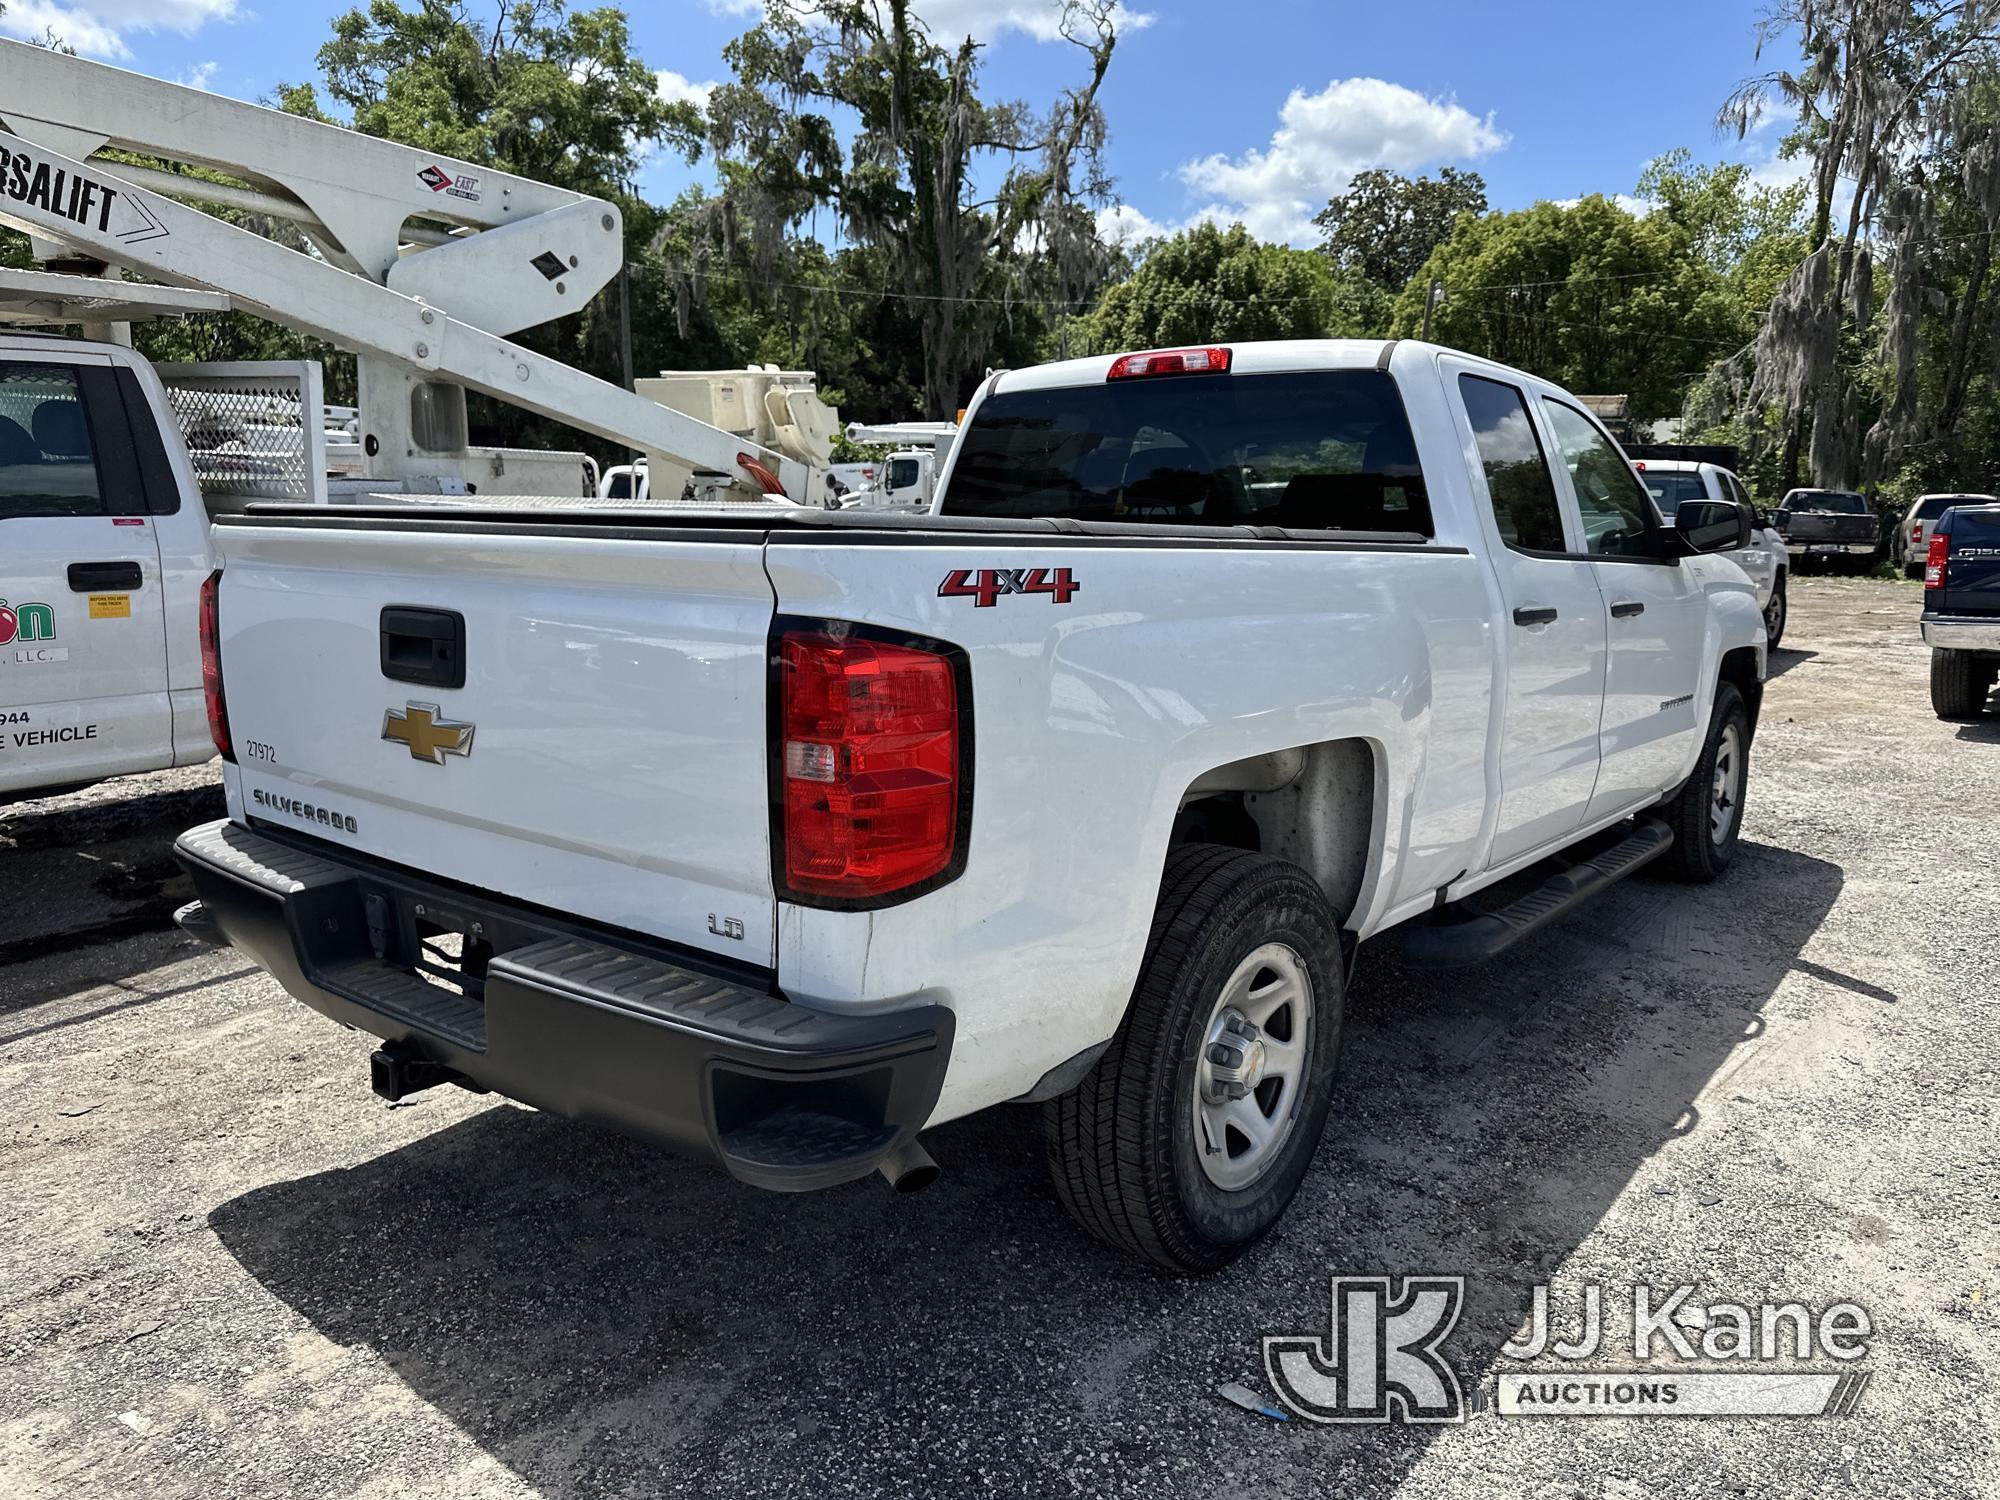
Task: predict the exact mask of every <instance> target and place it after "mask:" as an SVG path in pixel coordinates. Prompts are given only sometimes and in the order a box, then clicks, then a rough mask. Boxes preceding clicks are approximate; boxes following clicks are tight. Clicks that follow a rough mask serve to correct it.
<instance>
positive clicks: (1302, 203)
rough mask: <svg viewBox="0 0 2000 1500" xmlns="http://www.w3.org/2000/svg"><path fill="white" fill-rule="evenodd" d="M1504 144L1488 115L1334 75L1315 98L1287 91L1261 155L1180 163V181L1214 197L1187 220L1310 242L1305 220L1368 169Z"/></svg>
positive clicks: (1457, 156)
mask: <svg viewBox="0 0 2000 1500" xmlns="http://www.w3.org/2000/svg"><path fill="white" fill-rule="evenodd" d="M1506 144H1507V136H1506V134H1505V133H1504V132H1503V131H1501V130H1500V129H1499V128H1498V127H1497V126H1495V125H1494V123H1493V117H1492V116H1491V115H1488V116H1486V118H1484V119H1481V118H1480V117H1479V116H1477V115H1475V114H1473V113H1472V112H1471V111H1469V110H1467V109H1465V108H1463V107H1461V106H1460V105H1459V104H1458V103H1457V102H1456V101H1454V100H1450V99H1431V98H1427V97H1425V96H1424V95H1422V94H1419V93H1417V92H1416V91H1415V90H1414V89H1407V88H1404V87H1403V86H1402V85H1401V84H1397V83H1387V82H1385V81H1383V80H1382V79H1380V78H1343V79H1338V80H1336V81H1334V82H1332V83H1329V84H1328V85H1327V86H1326V87H1325V88H1324V89H1322V90H1321V91H1320V92H1319V93H1317V94H1307V93H1305V92H1303V91H1302V90H1299V89H1294V90H1292V93H1291V96H1290V97H1289V98H1288V99H1286V100H1285V104H1284V108H1283V109H1281V110H1280V111H1279V113H1278V129H1277V130H1276V132H1274V133H1273V135H1272V136H1271V143H1270V145H1269V146H1268V147H1266V148H1265V149H1264V150H1261V151H1247V152H1245V153H1244V154H1243V155H1241V156H1238V157H1235V158H1230V157H1227V156H1223V155H1221V154H1219V153H1218V154H1217V155H1214V156H1205V157H1202V158H1200V159H1199V160H1196V161H1191V162H1188V163H1187V164H1185V165H1184V166H1183V167H1182V168H1181V169H1180V177H1181V181H1183V182H1185V183H1186V184H1187V185H1188V186H1189V187H1191V188H1194V189H1195V190H1197V191H1198V192H1202V193H1206V194H1209V195H1211V196H1212V197H1213V199H1214V200H1215V201H1214V202H1212V203H1211V204H1210V205H1209V206H1208V207H1206V208H1204V209H1203V210H1202V211H1201V212H1200V213H1199V214H1197V215H1196V216H1195V217H1196V218H1216V219H1222V220H1236V219H1241V220H1242V221H1243V223H1244V224H1246V225H1247V226H1248V227H1249V229H1250V231H1251V233H1253V234H1255V235H1256V236H1258V238H1260V239H1266V240H1287V241H1290V242H1292V243H1294V244H1310V243H1312V242H1313V241H1314V240H1316V239H1317V238H1318V236H1317V233H1316V232H1315V231H1314V229H1313V227H1312V216H1313V215H1314V214H1315V213H1317V212H1318V211H1319V210H1320V209H1321V208H1322V207H1324V206H1325V204H1326V200H1327V199H1328V198H1331V197H1333V196H1335V195H1336V194H1338V193H1341V192H1343V191H1345V190H1346V188H1347V185H1348V183H1349V182H1351V181H1353V179H1354V174H1355V173H1357V172H1360V171H1363V170H1365V169H1367V168H1369V167H1388V168H1390V169H1392V170H1394V171H1398V172H1411V171H1415V170H1417V169H1418V168H1420V167H1427V166H1431V165H1433V164H1435V163H1438V162H1445V161H1462V160H1465V159H1468V158H1471V157H1479V156H1485V155H1487V154H1488V153H1490V152H1493V151H1497V150H1499V149H1500V148H1501V147H1502V146H1504V145H1506Z"/></svg>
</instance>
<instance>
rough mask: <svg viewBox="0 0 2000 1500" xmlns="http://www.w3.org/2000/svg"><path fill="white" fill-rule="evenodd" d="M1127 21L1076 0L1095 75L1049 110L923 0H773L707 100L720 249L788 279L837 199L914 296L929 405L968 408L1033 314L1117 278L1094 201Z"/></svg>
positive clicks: (863, 242)
mask: <svg viewBox="0 0 2000 1500" xmlns="http://www.w3.org/2000/svg"><path fill="white" fill-rule="evenodd" d="M1116 10H1117V6H1116V3H1115V0H1064V3H1063V5H1062V8H1061V11H1060V14H1059V21H1058V24H1059V26H1060V28H1061V34H1062V35H1063V37H1064V38H1066V39H1067V40H1068V41H1070V42H1071V43H1072V44H1073V45H1074V47H1075V48H1076V50H1077V52H1078V54H1079V55H1080V58H1081V60H1082V62H1083V64H1084V69H1085V76H1084V78H1083V80H1082V81H1080V82H1078V83H1076V84H1074V85H1072V86H1070V87H1067V88H1064V89H1061V90H1059V91H1058V93H1057V95H1056V97H1055V99H1054V101H1053V102H1052V103H1051V104H1050V105H1049V106H1048V107H1047V108H1046V109H1042V110H1037V109H1034V108H1032V107H1030V106H1029V105H1027V104H1023V103H1014V102H993V101H990V100H987V99H984V98H982V97H981V96H980V92H979V51H980V49H979V48H978V46H977V45H976V44H975V43H974V42H973V41H972V40H971V39H970V38H967V39H965V40H964V41H962V42H959V43H958V44H956V45H954V46H946V45H944V44H943V43H942V41H941V40H940V39H937V38H934V37H933V35H932V34H931V32H930V31H929V30H927V29H926V28H925V26H924V24H923V23H922V22H921V21H920V20H919V19H918V18H917V17H916V16H915V15H914V14H913V13H912V9H911V6H910V3H909V0H880V3H877V0H768V3H767V4H766V5H765V7H764V18H763V21H762V23H761V24H759V25H758V26H756V27H753V28H752V29H751V30H750V31H748V32H746V33H744V34H743V35H742V36H740V37H738V38H737V39H736V40H735V41H733V42H731V43H730V44H729V46H728V48H727V49H725V56H726V57H727V59H728V61H729V63H730V66H731V68H732V69H733V70H734V73H735V79H734V81H733V82H731V83H729V84H726V85H724V86H723V87H721V88H718V89H717V90H716V91H715V92H714V94H713V95H712V96H711V98H710V102H709V145H710V147H711V149H712V150H713V151H714V153H715V156H716V159H717V161H718V162H719V163H720V166H721V174H722V195H721V198H720V199H719V200H718V201H717V203H716V205H715V211H714V212H712V213H711V214H709V215H708V216H707V217H706V219H705V220H704V226H703V227H704V228H705V229H706V231H707V233H706V239H707V241H708V244H709V245H710V247H711V248H712V250H714V251H715V252H716V253H720V254H722V255H724V256H725V257H727V258H729V259H730V260H731V261H733V262H734V263H735V264H736V265H738V266H746V265H747V268H748V269H749V270H750V271H751V272H753V273H754V274H755V275H757V276H758V277H759V278H760V279H761V280H763V281H764V282H765V284H766V285H769V286H775V285H776V284H777V283H778V282H780V281H781V280H784V279H788V278H786V277H785V276H784V267H785V264H786V263H787V258H788V257H787V254H786V247H787V244H788V242H789V241H790V240H791V239H792V238H793V237H794V236H795V235H796V234H797V232H798V230H799V228H800V227H801V225H802V224H803V223H804V222H805V221H806V220H807V218H808V217H809V216H810V215H811V214H812V213H813V212H814V211H815V210H816V209H818V208H821V207H826V208H829V209H830V210H831V211H832V213H833V214H834V216H835V217H836V218H837V220H838V222H839V224H840V226H841V229H842V232H843V234H844V236H845V237H846V238H847V239H848V240H849V241H850V242H852V243H853V244H854V245H856V246H859V247H861V248H864V249H867V250H869V251H871V252H873V253H874V254H875V255H876V256H877V257H878V258H879V260H878V262H877V263H878V264H879V266H880V268H881V269H882V270H883V272H884V273H885V278H886V279H885V280H884V281H883V282H882V283H881V284H880V287H879V289H880V290H893V291H895V292H896V293H898V294H899V295H901V296H904V297H906V298H908V299H909V301H908V304H907V305H909V306H910V307H911V308H912V310H913V314H914V318H915V321H916V323H917V325H918V327H919V328H920V330H921V334H922V360H923V364H922V371H923V380H922V389H923V410H924V411H926V412H928V413H932V414H936V413H943V412H949V411H951V410H952V409H955V408H956V406H957V405H958V402H959V399H960V397H961V395H962V394H963V392H964V390H965V389H966V388H967V386H968V385H969V384H970V383H971V382H972V381H974V380H976V379H977V377H978V375H979V374H980V371H981V369H982V368H983V365H984V363H985V362H986V361H987V360H988V359H989V358H991V357H992V355H993V354H994V352H995V351H996V349H998V348H999V347H1001V346H1002V345H1003V344H1004V343H1005V342H1007V340H1008V336H1009V334H1010V333H1011V332H1012V331H1013V329H1014V328H1015V327H1016V326H1018V325H1017V323H1016V312H1017V310H1033V309H1042V310H1052V309H1055V308H1058V307H1061V306H1064V305H1066V304H1070V303H1072V302H1074V301H1076V300H1077V299H1080V298H1082V297H1084V296H1086V295H1087V294H1088V293H1089V292H1090V291H1091V290H1092V289H1093V288H1094V287H1095V286H1096V285H1097V284H1098V283H1099V282H1100V281H1101V279H1102V277H1103V275H1104V274H1105V271H1106V269H1107V267H1108V264H1109V260H1108V256H1107V253H1106V251H1105V249H1104V246H1103V244H1102V242H1101V240H1100V239H1099V238H1098V235H1097V231H1096V224H1095V220H1094V217H1093V216H1092V215H1091V214H1090V213H1089V212H1088V208H1089V206H1090V205H1092V204H1099V203H1102V202H1104V201H1107V199H1108V195H1109V191H1110V182H1109V179H1108V178H1107V177H1106V176H1105V175H1104V170H1103V165H1102V152H1103V146H1104V142H1105V125H1104V116H1103V113H1102V111H1101V110H1100V109H1099V107H1098V103H1097V96H1098V90H1099V88H1100V87H1101V85H1102V84H1103V81H1104V77H1105V73H1106V70H1107V69H1108V68H1109V66H1110V63H1111V55H1112V51H1113V49H1114V47H1115V46H1116V43H1117V34H1116V26H1115V20H1114V18H1115V12H1116ZM982 184H986V185H988V187H990V191H983V190H982V187H981V185H982ZM746 246H747V249H748V251H749V258H748V260H747V262H746V261H744V260H742V259H740V258H739V257H740V256H741V255H742V253H743V251H744V249H745V248H746ZM700 270H701V268H700V266H699V265H697V266H694V267H691V268H690V274H691V275H699V274H700Z"/></svg>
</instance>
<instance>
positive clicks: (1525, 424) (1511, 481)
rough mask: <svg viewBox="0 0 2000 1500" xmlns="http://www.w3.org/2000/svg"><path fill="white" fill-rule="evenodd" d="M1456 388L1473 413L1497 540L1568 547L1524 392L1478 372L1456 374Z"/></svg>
mask: <svg viewBox="0 0 2000 1500" xmlns="http://www.w3.org/2000/svg"><path fill="white" fill-rule="evenodd" d="M1458 391H1459V395H1460V397H1461V398H1462V399H1463V400H1464V402H1465V414H1466V416H1468V417H1470V418H1471V419H1472V436H1473V439H1474V441H1475V442H1476V443H1477V444H1478V446H1479V463H1480V467H1481V468H1483V469H1484V470H1485V471H1486V492H1487V494H1488V495H1489V496H1490V497H1491V498H1492V502H1493V520H1494V522H1495V524H1496V525H1498V526H1499V528H1500V540H1501V541H1503V542H1505V543H1506V544H1507V545H1508V546H1509V547H1512V548H1513V549H1514V550H1515V551H1517V552H1567V551H1568V550H1569V544H1568V542H1567V541H1566V540H1565V539H1564V537H1563V524H1562V508H1561V506H1560V505H1559V504H1558V503H1557V501H1556V483H1555V479H1554V477H1553V476H1552V475H1551V474H1550V473H1549V460H1548V455H1547V454H1545V453H1543V452H1542V440H1541V437H1540V436H1539V435H1538V434H1537V433H1536V431H1535V424H1534V423H1533V422H1532V421H1531V420H1529V417H1528V400H1527V397H1525V396H1523V395H1522V394H1521V391H1520V388H1519V387H1517V386H1511V385H1508V384H1506V383H1505V382H1504V381H1499V380H1488V379H1486V378H1485V377H1484V376H1481V375H1461V376H1459V377H1458Z"/></svg>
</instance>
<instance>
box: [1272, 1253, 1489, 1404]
mask: <svg viewBox="0 0 2000 1500" xmlns="http://www.w3.org/2000/svg"><path fill="white" fill-rule="evenodd" d="M1464 1305H1465V1278H1464V1277H1463V1276H1406V1277H1404V1278H1403V1282H1402V1288H1401V1290H1400V1291H1399V1292H1397V1293H1396V1294H1395V1295H1394V1296H1392V1295H1391V1294H1390V1284H1389V1278H1388V1277H1386V1276H1336V1277H1334V1278H1333V1299H1332V1318H1331V1322H1330V1325H1329V1328H1328V1331H1327V1333H1326V1334H1325V1335H1323V1336H1319V1337H1304V1338H1302V1337H1294V1336H1282V1335H1278V1336H1271V1337H1267V1338H1266V1339H1265V1340H1264V1373H1265V1375H1266V1376H1267V1377H1269V1379H1270V1382H1271V1389H1272V1390H1274V1391H1276V1392H1277V1393H1278V1399H1279V1400H1280V1401H1282V1402H1284V1403H1285V1405H1286V1406H1288V1407H1289V1408H1291V1410H1293V1411H1295V1412H1297V1413H1298V1414H1299V1415H1300V1416H1302V1417H1304V1418H1305V1419H1306V1420H1307V1421H1308V1422H1389V1421H1401V1422H1463V1421H1464V1420H1465V1397H1464V1395H1463V1393H1462V1392H1461V1391H1460V1390H1459V1386H1458V1372H1457V1371H1456V1370H1454V1369H1452V1367H1451V1366H1450V1365H1449V1364H1447V1363H1445V1361H1444V1359H1443V1358H1442V1357H1440V1356H1439V1354H1438V1345H1440V1344H1441V1343H1443V1342H1444V1340H1445V1336H1446V1335H1447V1334H1449V1333H1450V1332H1451V1330H1452V1328H1453V1327H1454V1326H1455V1325H1456V1324H1457V1322H1458V1315H1459V1312H1460V1311H1461V1310H1462V1308H1463V1307H1464Z"/></svg>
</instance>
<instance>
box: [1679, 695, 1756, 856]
mask: <svg viewBox="0 0 2000 1500" xmlns="http://www.w3.org/2000/svg"><path fill="white" fill-rule="evenodd" d="M1749 785H1750V711H1749V709H1748V708H1746V707H1745V706H1744V704H1743V695H1742V694H1741V693H1740V692H1738V691H1737V690H1736V687H1735V685H1734V684H1732V683H1727V682H1723V683H1718V684H1716V688H1715V707H1714V708H1713V709H1712V710H1711V711H1710V713H1709V716H1708V740H1707V743H1705V744H1704V745H1703V746H1702V747H1701V758H1700V759H1699V760H1697V761H1696V762H1695V766H1694V774H1693V775H1692V776H1690V777H1688V779H1687V785H1686V786H1684V787H1682V788H1681V789H1680V790H1679V791H1678V792H1676V793H1675V794H1674V796H1673V798H1672V800H1671V801H1669V802H1668V803H1667V804H1666V806H1665V807H1664V808H1663V809H1662V811H1663V812H1664V813H1665V815H1666V820H1667V826H1668V827H1670V828H1671V829H1673V831H1674V847H1673V848H1672V849H1671V850H1669V851H1668V853H1667V858H1666V864H1667V868H1668V869H1669V870H1671V871H1672V872H1673V873H1674V874H1675V875H1677V876H1678V877H1680V878H1681V879H1682V880H1686V881H1691V882H1693V883H1695V884H1698V885H1699V884H1705V883H1707V882H1708V881H1711V880H1713V879H1715V877H1716V876H1718V875H1720V874H1721V873H1722V872H1723V871H1724V870H1726V869H1728V868H1729V865H1730V861H1732V860H1733V859H1735V858H1736V840H1737V835H1738V834H1740V833H1741V832H1742V831H1743V794H1744V792H1745V790H1746V789H1747V788H1748V787H1749Z"/></svg>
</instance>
